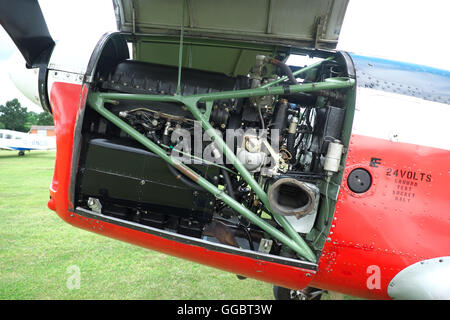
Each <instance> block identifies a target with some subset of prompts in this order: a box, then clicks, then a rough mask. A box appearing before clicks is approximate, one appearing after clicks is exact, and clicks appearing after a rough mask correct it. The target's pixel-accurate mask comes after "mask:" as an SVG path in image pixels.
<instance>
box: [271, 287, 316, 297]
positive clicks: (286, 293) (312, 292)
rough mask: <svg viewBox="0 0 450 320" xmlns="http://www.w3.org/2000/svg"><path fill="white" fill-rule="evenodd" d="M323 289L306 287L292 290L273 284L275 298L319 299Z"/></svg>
mask: <svg viewBox="0 0 450 320" xmlns="http://www.w3.org/2000/svg"><path fill="white" fill-rule="evenodd" d="M323 292H324V291H323V290H321V289H317V288H312V287H306V288H305V289H303V290H292V289H288V288H283V287H279V286H273V295H274V297H275V300H320V299H321V298H322V293H323Z"/></svg>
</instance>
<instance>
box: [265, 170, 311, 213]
mask: <svg viewBox="0 0 450 320" xmlns="http://www.w3.org/2000/svg"><path fill="white" fill-rule="evenodd" d="M267 196H268V198H269V204H270V208H271V209H272V211H273V212H275V213H277V214H280V215H283V216H296V217H297V219H299V218H301V217H303V216H305V215H307V214H309V213H310V212H312V211H313V210H314V205H315V203H316V196H315V193H314V192H313V190H311V188H309V187H308V186H307V185H306V184H305V183H303V182H301V181H298V180H296V179H293V178H281V179H279V180H277V181H276V182H275V183H274V184H272V185H271V186H270V187H269V191H268V194H267Z"/></svg>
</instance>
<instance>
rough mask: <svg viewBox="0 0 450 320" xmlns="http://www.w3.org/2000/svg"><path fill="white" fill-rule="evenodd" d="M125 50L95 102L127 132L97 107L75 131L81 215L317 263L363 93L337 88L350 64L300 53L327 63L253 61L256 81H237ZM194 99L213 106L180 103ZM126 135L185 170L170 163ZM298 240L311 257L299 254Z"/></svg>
mask: <svg viewBox="0 0 450 320" xmlns="http://www.w3.org/2000/svg"><path fill="white" fill-rule="evenodd" d="M118 43H121V42H120V41H119V40H117V39H115V40H114V41H113V40H111V41H109V43H107V44H106V45H105V46H104V47H103V48H102V50H100V51H99V53H98V54H99V58H98V60H97V61H96V64H95V73H94V77H93V79H92V81H91V83H90V84H89V86H90V87H89V95H91V96H92V95H94V94H98V95H99V97H100V96H101V97H109V96H107V95H108V94H110V95H112V94H116V95H118V96H117V97H119V98H114V99H109V98H103V100H102V101H103V102H104V104H103V106H104V108H105V109H106V110H107V112H109V113H110V114H112V115H113V116H112V117H114V119H120V121H119V120H115V121H117V122H114V123H113V122H112V121H110V120H111V119H107V118H105V117H104V116H103V115H102V114H99V112H98V111H97V110H95V109H94V108H93V105H94V104H93V103H91V102H90V101H91V100H89V99H88V103H87V106H86V108H85V111H84V115H83V117H82V119H79V120H78V121H80V122H81V124H80V130H79V132H78V135H79V137H78V141H79V144H80V146H79V154H78V159H77V161H78V166H77V169H76V177H75V179H74V187H73V188H72V189H73V190H74V191H73V195H72V196H73V199H74V204H75V207H76V212H78V213H80V214H84V215H87V216H89V215H90V216H93V217H97V218H98V217H100V218H103V219H106V220H105V221H108V222H111V223H117V224H120V225H122V226H127V227H133V228H137V229H138V230H143V231H145V232H152V233H154V234H157V235H160V236H164V237H167V238H170V239H173V240H176V241H183V242H186V243H191V244H196V245H200V246H205V247H208V248H212V249H213V250H222V251H224V250H225V251H227V250H228V251H229V252H233V253H235V254H241V255H249V256H258V257H266V258H268V259H275V260H276V261H278V262H280V263H295V262H296V261H303V262H309V263H312V264H314V263H316V262H317V261H316V259H317V257H318V256H320V252H321V250H322V248H323V246H324V243H325V241H326V237H327V235H328V232H329V228H330V226H331V223H332V216H331V215H332V213H333V212H334V208H335V205H336V199H337V193H338V191H339V185H340V183H341V180H342V174H343V164H344V163H345V156H346V151H347V147H348V142H349V138H350V130H351V124H352V119H353V109H354V94H355V92H354V86H347V87H342V88H340V87H337V86H336V87H333V84H334V82H333V80H335V82H336V83H337V82H338V81H341V80H342V79H352V78H353V77H354V75H353V74H352V71H351V70H352V68H353V66H352V64H351V61H350V60H349V58H347V57H346V56H345V53H340V52H325V51H317V50H311V51H307V50H306V51H305V50H303V51H302V52H301V53H303V54H308V55H309V56H311V57H314V56H318V57H319V58H320V61H319V62H318V63H315V64H314V65H312V66H309V67H306V68H303V67H293V66H288V65H286V64H285V61H286V60H287V58H288V57H289V55H290V53H289V51H288V50H287V49H286V48H280V52H277V51H275V52H274V53H273V54H271V55H262V54H257V55H255V56H254V59H253V61H252V63H251V64H249V65H248V66H247V68H246V69H247V70H248V73H247V74H245V75H236V74H224V73H221V72H215V71H210V70H201V69H194V68H187V67H183V68H178V67H177V66H176V65H163V64H159V63H154V62H152V61H145V60H140V59H139V55H138V54H133V55H134V57H133V59H129V58H128V57H127V55H126V53H124V52H125V49H124V48H123V44H120V46H122V47H120V46H119V47H120V49H118ZM125 45H126V44H125ZM240 68H243V66H242V65H241V66H240ZM330 79H331V80H330ZM325 85H328V87H329V88H328V87H327V86H325ZM300 86H304V87H305V88H306V87H309V88H311V90H309V91H303V90H300V89H298V88H300ZM322 86H323V87H324V88H325V89H321V88H322ZM271 88H273V89H271ZM294 89H295V90H298V92H293V91H295V90H294ZM264 90H265V91H266V92H267V93H264ZM271 90H272V91H271ZM221 93H223V94H221ZM274 93H276V94H274ZM102 95H103V96H102ZM150 96H151V97H152V98H151V99H152V100H146V99H145V98H146V97H150ZM191 96H192V97H200V96H201V97H212V98H210V99H209V98H208V99H206V98H205V99H203V98H202V99H203V100H202V99H199V100H198V101H196V103H195V105H194V106H190V105H188V106H187V104H183V103H180V101H185V100H180V101H177V100H176V99H174V98H171V97H185V98H184V99H186V101H190V100H187V98H186V97H191ZM120 97H124V98H123V99H121V98H120ZM155 97H156V98H155ZM158 97H159V98H158ZM171 99H172V100H171ZM192 108H194V109H195V110H200V113H199V114H200V116H199V115H198V114H196V113H195V112H192ZM199 117H200V118H201V119H202V121H199ZM205 119H206V120H205ZM203 120H205V121H203ZM204 122H207V123H204ZM117 123H124V124H126V125H127V128H128V127H131V128H132V129H133V130H134V131H133V132H136V135H139V136H140V137H141V138H140V139H147V140H148V141H149V142H148V143H151V146H154V148H156V147H158V150H162V151H161V152H164V153H165V154H166V155H167V156H168V157H171V159H176V160H173V162H172V163H169V162H167V161H166V160H165V158H164V157H162V156H161V154H160V153H157V152H154V151H152V150H149V148H148V147H146V146H144V145H143V144H142V143H141V142H139V141H138V140H137V139H135V137H134V135H135V133H133V134H130V132H131V131H128V129H127V130H125V129H124V128H125V125H123V127H120V126H118V125H117ZM208 128H209V129H208ZM211 128H212V129H213V130H214V134H211V132H212V131H211ZM130 130H131V129H130ZM217 136H219V137H222V140H221V141H222V142H224V143H225V144H226V145H227V147H228V149H227V150H226V149H224V147H223V146H222V144H221V143H218V140H217V139H216V137H217ZM230 152H232V154H231V153H230ZM171 161H172V160H171ZM174 163H175V164H178V163H183V167H181V166H176V165H173V164H174ZM182 168H188V169H189V170H188V171H186V170H183V169H182ZM200 178H201V179H200ZM199 179H200V180H201V181H200V182H199V181H198V180H199ZM249 181H252V183H254V184H251V183H249ZM206 185H207V186H208V187H205V186H206ZM213 187H214V188H213ZM257 190H260V191H259V193H258V192H257ZM221 195H223V197H222V196H221ZM261 195H264V196H267V199H266V198H265V197H262V196H261ZM264 199H266V201H265V200H264ZM248 212H250V213H248ZM250 214H252V215H250ZM280 233H282V234H283V235H279V234H280ZM284 236H287V238H286V239H285V237H284ZM299 238H300V240H298V239H299ZM291 240H292V241H294V242H295V241H300V242H301V243H302V244H303V245H305V246H306V247H308V248H309V250H310V251H311V252H312V253H313V257H312V258H311V255H310V256H308V255H303V256H302V254H299V252H298V251H297V252H296V250H294V249H293V248H296V247H294V246H290V245H289V244H290V241H291ZM308 257H309V258H308Z"/></svg>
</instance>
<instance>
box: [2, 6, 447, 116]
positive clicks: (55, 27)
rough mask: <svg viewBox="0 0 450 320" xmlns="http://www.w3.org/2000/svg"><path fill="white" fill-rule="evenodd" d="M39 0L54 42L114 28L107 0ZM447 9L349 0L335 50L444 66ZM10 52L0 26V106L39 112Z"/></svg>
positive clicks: (445, 64)
mask: <svg viewBox="0 0 450 320" xmlns="http://www.w3.org/2000/svg"><path fill="white" fill-rule="evenodd" d="M39 2H40V4H41V7H42V10H43V13H44V17H45V19H46V21H47V25H48V27H49V30H50V33H51V35H52V37H53V38H54V39H55V40H59V39H63V38H66V39H67V38H71V37H80V36H83V37H87V36H90V37H98V38H100V36H101V34H103V33H104V32H106V31H111V30H114V29H115V28H116V25H115V17H114V13H113V7H112V1H111V0H95V1H92V0H77V1H73V0H72V1H69V0H60V1H55V0H40V1H39ZM449 12H450V1H448V0H428V1H423V0H395V1H392V0H376V1H375V0H350V4H349V6H348V9H347V13H346V17H345V20H344V25H343V27H342V30H341V36H340V40H339V45H338V49H342V50H347V51H351V52H355V53H361V54H365V55H373V56H378V57H384V58H391V59H394V60H400V61H405V62H412V63H418V64H424V65H429V66H431V67H435V68H441V69H447V70H450V59H449V58H448V57H449V56H450V42H449V41H447V40H446V39H448V32H449V30H450V19H449V18H448V13H449ZM94 21H95V22H94ZM14 51H15V47H14V43H13V42H12V41H11V40H10V38H9V37H8V35H7V34H6V32H5V31H4V30H3V28H0V104H4V103H5V102H6V101H7V100H11V99H12V98H15V97H17V98H19V101H20V102H21V103H22V105H23V106H26V107H27V108H28V109H29V110H30V111H31V110H32V111H36V112H40V111H41V109H40V107H37V106H35V105H34V104H33V103H32V102H30V101H29V100H28V99H27V98H25V97H23V96H22V95H21V94H20V93H19V92H18V91H17V90H16V89H15V87H14V86H13V85H12V84H11V83H10V81H9V78H8V76H7V73H6V72H5V70H6V69H7V59H8V58H9V57H10V56H11V54H12V53H13V52H14Z"/></svg>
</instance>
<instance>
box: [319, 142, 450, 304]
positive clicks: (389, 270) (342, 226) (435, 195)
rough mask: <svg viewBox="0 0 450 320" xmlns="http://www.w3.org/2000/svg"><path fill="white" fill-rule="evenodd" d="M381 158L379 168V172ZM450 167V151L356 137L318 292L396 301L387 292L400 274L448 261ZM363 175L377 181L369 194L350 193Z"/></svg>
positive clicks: (349, 157)
mask: <svg viewBox="0 0 450 320" xmlns="http://www.w3.org/2000/svg"><path fill="white" fill-rule="evenodd" d="M373 158H377V159H379V160H377V161H376V162H377V163H372V166H371V160H372V159H373ZM449 163H450V152H449V151H446V150H442V149H436V148H430V147H424V146H418V145H413V144H407V143H398V142H391V141H388V140H383V139H377V138H372V137H366V136H360V135H353V136H352V138H351V145H350V148H349V153H348V158H347V163H346V169H345V174H344V179H343V181H342V185H341V190H340V193H339V197H338V202H337V206H336V211H335V215H334V218H333V219H334V220H333V225H332V227H331V230H330V231H331V232H330V235H329V241H328V242H327V243H326V244H325V247H324V250H323V253H322V256H321V259H320V262H319V271H318V273H317V275H316V277H315V278H314V279H313V281H312V283H311V285H313V286H314V285H316V286H319V287H323V288H327V289H330V290H335V291H339V292H343V293H348V294H352V295H356V296H361V297H366V298H379V299H380V298H381V299H384V298H389V296H388V295H387V286H388V285H389V282H390V280H391V279H392V278H393V277H394V276H395V275H396V274H397V273H398V272H399V271H400V270H402V269H404V268H405V267H407V266H408V265H411V264H413V263H415V262H418V261H421V260H424V259H428V258H434V257H440V256H448V255H449V254H450V232H449V230H450V212H449V211H448V201H449V196H450V193H449V189H448V186H449V172H448V169H449ZM355 168H365V169H366V170H368V171H369V173H370V175H371V176H372V179H373V185H372V187H371V188H370V189H369V190H368V191H367V192H366V193H363V194H355V193H353V192H352V191H351V190H350V189H349V188H348V186H347V177H348V175H349V173H350V172H351V171H352V170H353V169H355ZM375 272H379V280H380V281H379V283H377V282H374V278H373V276H374V275H375Z"/></svg>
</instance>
